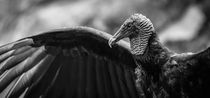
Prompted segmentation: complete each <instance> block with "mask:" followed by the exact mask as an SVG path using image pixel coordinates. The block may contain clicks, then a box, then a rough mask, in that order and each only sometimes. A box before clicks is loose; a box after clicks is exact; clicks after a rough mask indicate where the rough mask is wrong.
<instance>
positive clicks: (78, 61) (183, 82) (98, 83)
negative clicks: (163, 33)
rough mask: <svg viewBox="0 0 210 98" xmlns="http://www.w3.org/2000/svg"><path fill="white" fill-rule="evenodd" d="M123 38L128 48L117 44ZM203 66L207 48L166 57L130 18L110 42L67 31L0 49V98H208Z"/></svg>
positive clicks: (146, 25)
mask: <svg viewBox="0 0 210 98" xmlns="http://www.w3.org/2000/svg"><path fill="white" fill-rule="evenodd" d="M125 37H129V38H130V43H131V45H129V43H127V42H125V41H119V40H121V39H123V38H125ZM108 41H109V42H108ZM118 41H119V42H118ZM117 42H118V43H117ZM109 46H112V48H111V47H109ZM130 47H131V52H130ZM208 65H210V49H209V48H208V49H206V50H204V51H202V52H199V53H183V54H176V53H174V52H171V51H170V50H169V49H167V48H166V47H164V46H163V45H162V44H161V43H160V42H159V41H158V37H157V35H156V33H155V30H154V27H153V26H152V23H151V22H150V20H149V19H147V18H146V17H145V16H143V15H141V14H134V15H132V16H131V17H130V18H129V19H127V20H126V21H125V23H124V24H123V25H122V26H121V28H120V29H119V30H118V32H117V33H116V34H115V35H114V36H113V37H112V36H111V35H109V34H107V33H105V32H102V31H99V30H95V29H92V28H89V27H72V28H69V29H65V30H63V29H62V30H55V31H50V32H46V33H43V34H40V35H36V36H31V37H27V38H23V39H20V40H18V41H16V42H12V43H9V44H6V45H3V46H1V47H0V97H1V98H4V97H7V98H17V97H20V98H37V97H40V98H86V97H89V98H94V97H95V98H99V97H102V98H105V97H106V98H138V97H143V98H145V97H147V98H150V97H161V98H162V97H176V98H177V97H203V96H205V95H208V93H209V92H210V91H208V90H206V89H209V88H210V86H209V84H208V83H209V82H210V79H209V78H208V76H209V75H210V71H209V70H210V68H209V66H208Z"/></svg>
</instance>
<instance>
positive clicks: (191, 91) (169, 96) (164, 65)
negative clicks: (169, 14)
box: [109, 13, 210, 98]
mask: <svg viewBox="0 0 210 98" xmlns="http://www.w3.org/2000/svg"><path fill="white" fill-rule="evenodd" d="M124 38H129V40H130V50H131V54H132V55H133V59H134V61H135V63H136V65H137V67H136V68H135V75H136V80H135V84H136V87H137V90H138V92H139V96H140V97H147V98H152V97H153V98H181V97H184V98H199V97H206V96H209V93H210V92H209V90H208V89H209V88H210V84H209V82H210V79H208V76H209V75H210V73H209V71H210V67H209V65H210V61H209V60H210V48H207V49H205V50H203V51H200V52H198V53H191V52H187V53H181V54H178V53H175V52H173V51H171V50H169V49H168V48H167V47H166V46H164V45H163V44H162V43H161V42H160V40H159V38H158V35H157V32H156V31H155V29H154V26H153V24H152V22H151V21H150V20H149V19H148V18H147V17H146V16H144V15H142V14H138V13H137V14H134V15H132V16H131V17H129V18H128V19H127V20H126V21H125V22H124V23H123V25H122V26H121V27H120V29H119V30H118V31H117V32H116V33H115V34H114V36H113V37H112V38H110V40H109V46H110V47H112V46H113V45H114V44H116V43H117V42H118V41H119V40H122V39H124Z"/></svg>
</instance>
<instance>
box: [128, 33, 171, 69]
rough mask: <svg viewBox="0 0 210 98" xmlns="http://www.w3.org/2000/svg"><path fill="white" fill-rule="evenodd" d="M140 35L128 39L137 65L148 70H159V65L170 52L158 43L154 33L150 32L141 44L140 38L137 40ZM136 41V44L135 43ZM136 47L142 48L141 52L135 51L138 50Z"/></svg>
mask: <svg viewBox="0 0 210 98" xmlns="http://www.w3.org/2000/svg"><path fill="white" fill-rule="evenodd" d="M140 36H141V35H139V36H136V38H135V37H133V39H130V41H131V51H133V52H132V54H133V56H134V59H135V60H136V63H137V65H140V66H142V68H144V69H145V70H146V71H148V72H150V71H152V72H154V70H159V69H160V68H161V65H163V64H165V63H166V61H168V59H169V55H170V54H171V53H170V51H169V50H168V49H167V48H166V47H164V46H163V45H162V44H161V43H160V41H159V39H158V37H157V34H156V33H152V34H151V36H149V38H148V39H147V40H144V41H146V42H143V44H142V41H141V40H140V41H139V40H137V39H140ZM137 42H138V44H136V43H137ZM145 43H146V44H145ZM137 45H139V46H137ZM143 46H144V47H143ZM138 49H144V50H142V51H143V53H142V51H140V53H139V52H135V51H139V50H138Z"/></svg>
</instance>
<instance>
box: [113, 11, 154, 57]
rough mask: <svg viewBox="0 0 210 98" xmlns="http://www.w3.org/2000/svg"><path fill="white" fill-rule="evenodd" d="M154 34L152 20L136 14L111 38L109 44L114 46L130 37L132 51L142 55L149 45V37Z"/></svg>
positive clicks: (134, 53)
mask: <svg viewBox="0 0 210 98" xmlns="http://www.w3.org/2000/svg"><path fill="white" fill-rule="evenodd" d="M153 34H155V30H154V27H153V24H152V22H151V21H150V20H149V19H148V18H147V17H145V16H144V15H142V14H134V15H132V16H131V17H129V18H128V19H127V20H126V21H125V22H124V23H123V25H122V26H121V27H120V29H119V30H118V31H117V32H116V33H115V34H114V36H113V37H112V38H110V40H109V46H110V47H112V45H114V44H116V42H118V41H119V40H121V39H123V38H129V39H130V47H131V53H132V54H133V55H142V54H144V52H145V49H146V47H147V45H148V41H149V38H150V37H151V35H153Z"/></svg>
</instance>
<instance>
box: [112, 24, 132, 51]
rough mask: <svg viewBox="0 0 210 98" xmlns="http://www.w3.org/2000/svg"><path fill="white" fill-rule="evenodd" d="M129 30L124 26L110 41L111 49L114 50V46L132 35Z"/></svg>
mask: <svg viewBox="0 0 210 98" xmlns="http://www.w3.org/2000/svg"><path fill="white" fill-rule="evenodd" d="M129 31H130V30H129V28H126V29H124V28H123V26H122V27H121V28H120V29H119V30H118V31H117V32H116V33H115V34H114V35H113V36H112V37H111V38H110V39H109V47H111V48H112V46H113V45H114V44H116V43H117V42H118V41H120V40H121V39H123V38H126V37H128V36H129V35H130V32H129Z"/></svg>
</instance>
